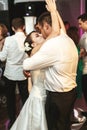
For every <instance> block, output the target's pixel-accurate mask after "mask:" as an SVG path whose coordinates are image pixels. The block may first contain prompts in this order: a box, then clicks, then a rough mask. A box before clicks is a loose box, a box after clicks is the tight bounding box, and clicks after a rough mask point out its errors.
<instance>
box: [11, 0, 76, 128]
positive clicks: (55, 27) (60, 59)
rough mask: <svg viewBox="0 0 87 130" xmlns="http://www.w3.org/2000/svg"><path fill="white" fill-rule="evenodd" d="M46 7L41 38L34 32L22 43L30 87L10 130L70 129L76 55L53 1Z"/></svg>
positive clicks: (24, 64) (39, 19) (42, 18)
mask: <svg viewBox="0 0 87 130" xmlns="http://www.w3.org/2000/svg"><path fill="white" fill-rule="evenodd" d="M46 4H47V5H46V8H47V10H48V11H49V12H50V13H43V14H42V15H41V16H40V17H39V18H38V28H39V30H40V32H41V34H42V35H43V37H42V35H41V34H39V33H38V32H35V31H33V32H31V33H30V34H29V35H28V36H27V38H26V40H25V43H24V44H25V49H26V52H27V53H28V54H29V56H30V57H29V58H27V59H26V60H24V63H23V68H24V73H25V75H28V71H29V70H30V73H31V77H30V78H29V79H31V82H32V84H33V86H32V88H31V91H30V95H29V98H28V99H27V101H26V103H25V104H24V106H23V108H22V110H21V112H20V114H19V116H18V118H17V119H16V121H15V123H14V124H13V126H12V127H11V129H10V130H70V129H71V128H70V127H71V124H70V115H71V112H72V110H73V107H74V102H75V99H76V90H75V87H76V80H75V79H76V70H77V63H78V53H77V49H76V46H75V44H74V43H73V41H72V40H71V39H70V38H69V37H68V36H67V35H66V33H65V28H64V24H63V22H62V19H61V17H60V15H59V13H58V11H57V9H56V4H55V0H46ZM51 20H52V21H51ZM32 48H33V49H32ZM38 50H39V51H38Z"/></svg>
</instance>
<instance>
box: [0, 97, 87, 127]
mask: <svg viewBox="0 0 87 130" xmlns="http://www.w3.org/2000/svg"><path fill="white" fill-rule="evenodd" d="M3 101H5V99H4V100H3ZM19 102H20V96H19V95H17V104H16V106H17V114H18V113H19V111H20V106H19ZM75 108H81V109H82V110H84V111H87V106H86V103H85V101H84V98H82V99H78V100H77V101H76V103H75ZM8 122H9V120H8V115H7V106H6V103H3V104H2V102H1V100H0V130H7V125H8ZM72 130H87V121H86V119H85V120H84V123H83V122H82V123H75V124H73V126H72Z"/></svg>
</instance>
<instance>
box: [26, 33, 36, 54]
mask: <svg viewBox="0 0 87 130" xmlns="http://www.w3.org/2000/svg"><path fill="white" fill-rule="evenodd" d="M34 32H36V31H32V32H31V33H29V34H28V35H27V37H26V39H25V41H24V47H25V52H26V53H27V54H28V55H29V56H30V54H31V51H32V49H33V47H32V43H33V41H32V37H31V34H32V33H34Z"/></svg>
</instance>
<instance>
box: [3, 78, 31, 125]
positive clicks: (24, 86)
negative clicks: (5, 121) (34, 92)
mask: <svg viewBox="0 0 87 130" xmlns="http://www.w3.org/2000/svg"><path fill="white" fill-rule="evenodd" d="M4 80H5V86H6V96H7V110H8V116H9V119H10V125H12V124H13V123H14V121H15V119H16V94H15V90H16V84H18V89H19V92H20V97H21V100H22V103H23V104H24V103H25V101H26V99H27V98H28V96H29V93H28V81H27V80H23V81H13V80H9V79H7V78H6V77H5V78H4Z"/></svg>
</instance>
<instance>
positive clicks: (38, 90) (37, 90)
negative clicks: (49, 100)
mask: <svg viewBox="0 0 87 130" xmlns="http://www.w3.org/2000/svg"><path fill="white" fill-rule="evenodd" d="M30 95H33V96H36V97H40V98H43V97H46V90H45V88H42V87H36V86H33V87H32V89H31V92H30Z"/></svg>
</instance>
